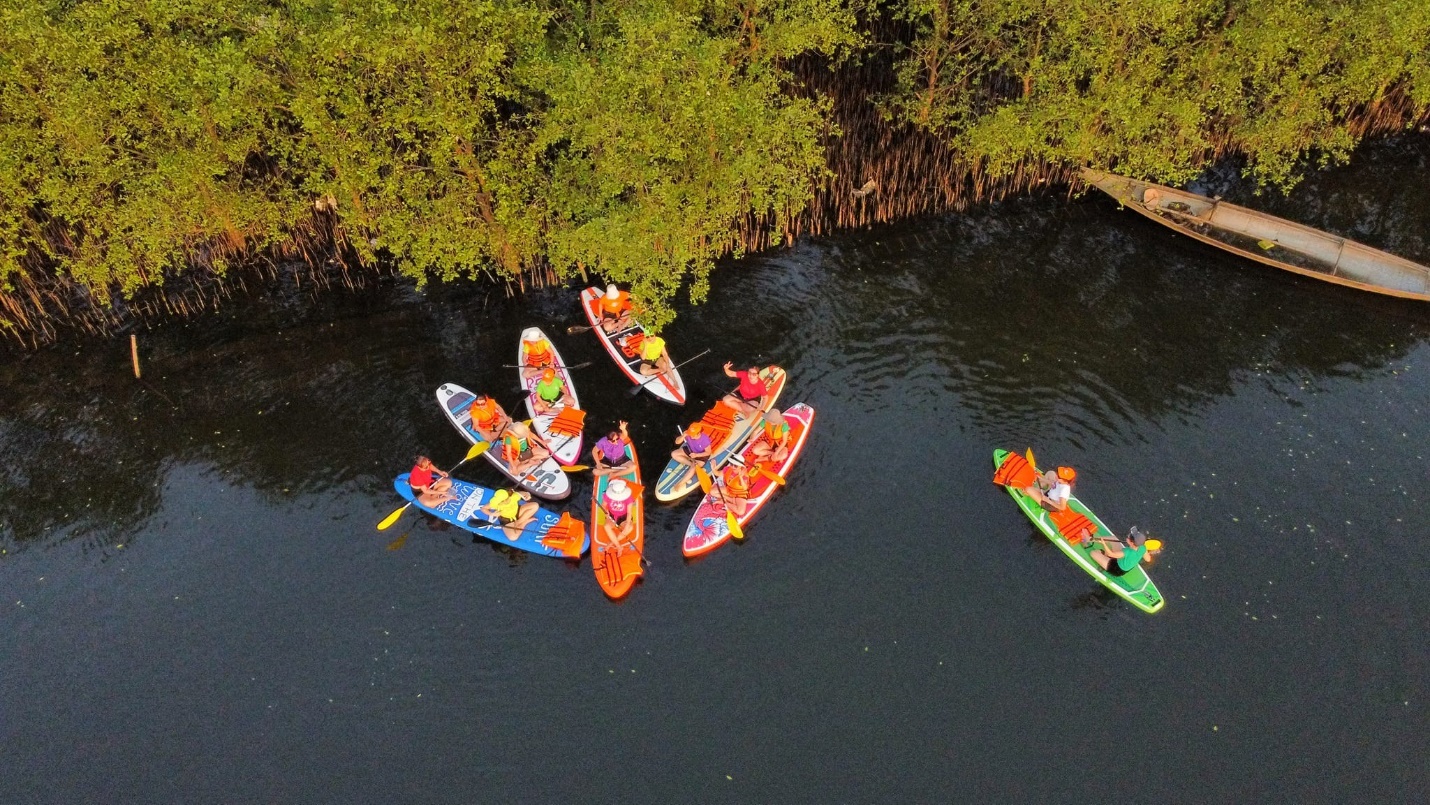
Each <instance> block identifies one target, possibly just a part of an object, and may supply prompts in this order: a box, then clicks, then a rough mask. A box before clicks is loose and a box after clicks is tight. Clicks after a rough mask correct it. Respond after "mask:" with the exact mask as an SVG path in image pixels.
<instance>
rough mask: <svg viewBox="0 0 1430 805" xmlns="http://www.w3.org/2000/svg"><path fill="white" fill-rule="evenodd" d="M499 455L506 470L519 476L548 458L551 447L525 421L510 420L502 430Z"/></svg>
mask: <svg viewBox="0 0 1430 805" xmlns="http://www.w3.org/2000/svg"><path fill="white" fill-rule="evenodd" d="M501 457H502V460H503V461H505V462H506V466H507V470H508V471H509V472H510V473H511V474H512V475H514V476H516V477H518V478H520V477H521V476H523V475H525V474H527V473H528V472H531V471H532V470H534V469H536V467H537V466H538V465H539V464H541V462H543V461H545V460H546V459H548V458H550V457H551V447H550V446H549V445H547V444H546V442H545V441H543V440H542V438H541V437H540V436H537V435H536V434H535V433H533V432H532V430H531V428H530V427H529V426H528V425H527V423H525V422H518V421H516V420H512V421H511V422H508V423H507V426H506V430H505V431H503V432H502V437H501Z"/></svg>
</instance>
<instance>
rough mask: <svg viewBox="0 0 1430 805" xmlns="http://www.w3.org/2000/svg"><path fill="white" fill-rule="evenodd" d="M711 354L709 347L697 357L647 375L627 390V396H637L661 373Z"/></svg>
mask: <svg viewBox="0 0 1430 805" xmlns="http://www.w3.org/2000/svg"><path fill="white" fill-rule="evenodd" d="M709 354H710V350H708V349H707V350H705V351H704V352H702V353H700V354H699V355H696V356H695V358H690V359H689V360H684V361H681V362H680V363H677V364H676V365H674V366H672V367H670V368H669V369H663V370H661V371H659V372H656V373H655V374H653V375H651V376H650V377H647V378H646V379H645V380H642V381H641V382H640V383H637V384H636V386H635V388H632V389H631V390H630V391H627V392H626V396H627V397H634V396H636V395H637V394H640V393H641V389H643V388H645V384H647V383H649V382H650V381H652V380H655V379H656V378H657V377H660V376H661V375H663V374H665V373H666V372H674V371H675V370H676V369H679V368H680V367H682V366H684V365H685V364H687V363H690V361H693V360H695V359H696V358H703V357H705V356H706V355H709Z"/></svg>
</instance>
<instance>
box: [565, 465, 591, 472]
mask: <svg viewBox="0 0 1430 805" xmlns="http://www.w3.org/2000/svg"><path fill="white" fill-rule="evenodd" d="M589 469H591V468H590V467H588V466H586V465H585V464H571V465H570V466H563V467H562V468H561V471H562V472H585V471H586V470H589Z"/></svg>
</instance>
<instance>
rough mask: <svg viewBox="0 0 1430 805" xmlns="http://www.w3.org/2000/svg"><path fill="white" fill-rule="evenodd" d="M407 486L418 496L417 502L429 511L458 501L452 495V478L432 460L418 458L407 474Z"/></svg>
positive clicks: (422, 457) (423, 457)
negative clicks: (450, 501) (448, 502)
mask: <svg viewBox="0 0 1430 805" xmlns="http://www.w3.org/2000/svg"><path fill="white" fill-rule="evenodd" d="M407 485H408V486H410V487H412V493H413V494H414V495H416V496H417V502H418V503H420V504H422V505H423V506H426V507H427V508H429V509H435V508H437V507H438V506H441V505H442V504H443V503H446V502H447V501H449V500H456V499H457V496H456V495H455V494H453V493H452V476H450V475H448V474H447V473H445V472H443V471H442V470H439V469H437V466H436V465H435V464H433V463H432V459H430V458H428V457H426V456H418V457H417V461H416V463H414V464H413V465H412V471H411V472H409V473H408V474H407Z"/></svg>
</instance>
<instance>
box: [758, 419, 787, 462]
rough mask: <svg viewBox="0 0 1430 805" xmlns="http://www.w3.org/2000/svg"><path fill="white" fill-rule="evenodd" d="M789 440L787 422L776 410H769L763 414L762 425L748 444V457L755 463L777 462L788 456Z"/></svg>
mask: <svg viewBox="0 0 1430 805" xmlns="http://www.w3.org/2000/svg"><path fill="white" fill-rule="evenodd" d="M789 442H790V429H789V422H788V421H786V420H785V418H784V416H783V415H781V414H780V413H779V412H778V411H770V412H768V413H766V414H765V424H764V427H762V428H760V432H759V435H758V436H756V437H755V442H754V444H752V445H750V457H751V458H753V459H754V460H755V463H756V464H778V463H780V462H781V461H784V460H785V459H786V458H789Z"/></svg>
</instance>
